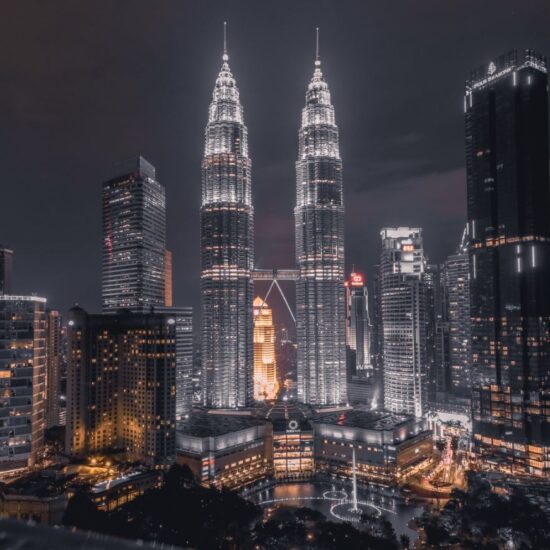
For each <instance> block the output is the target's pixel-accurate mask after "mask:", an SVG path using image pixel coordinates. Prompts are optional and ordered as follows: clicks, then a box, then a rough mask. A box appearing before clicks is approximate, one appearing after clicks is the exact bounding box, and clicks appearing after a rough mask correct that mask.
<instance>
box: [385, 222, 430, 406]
mask: <svg viewBox="0 0 550 550" xmlns="http://www.w3.org/2000/svg"><path fill="white" fill-rule="evenodd" d="M380 234H381V237H382V252H381V256H380V313H381V320H382V330H383V332H384V334H383V371H384V406H385V408H386V409H387V410H389V411H392V412H397V413H407V414H414V415H415V416H417V417H420V416H422V415H423V414H424V413H425V412H426V408H427V390H428V380H427V377H428V368H429V358H428V349H427V345H428V344H427V342H428V338H427V327H428V315H429V311H428V307H429V295H428V283H427V281H426V278H425V271H426V259H425V257H424V249H423V241H422V230H421V229H419V228H413V227H395V228H385V229H382V231H381V233H380Z"/></svg>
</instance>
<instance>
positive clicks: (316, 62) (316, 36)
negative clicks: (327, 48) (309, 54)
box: [315, 27, 321, 66]
mask: <svg viewBox="0 0 550 550" xmlns="http://www.w3.org/2000/svg"><path fill="white" fill-rule="evenodd" d="M320 64H321V60H320V59H319V27H315V65H316V66H319V65H320Z"/></svg>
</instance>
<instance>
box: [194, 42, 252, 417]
mask: <svg viewBox="0 0 550 550" xmlns="http://www.w3.org/2000/svg"><path fill="white" fill-rule="evenodd" d="M228 61H229V56H228V55H227V52H226V51H224V54H223V63H222V67H221V70H220V73H219V75H218V78H217V79H216V84H215V86H214V92H213V94H212V103H211V104H210V109H209V111H208V124H207V125H206V132H205V134H206V135H205V147H204V159H203V162H202V207H201V248H202V274H201V294H202V333H201V336H202V375H203V403H204V405H205V406H207V407H212V408H222V409H225V408H230V409H233V408H240V407H246V406H248V405H250V404H251V403H252V400H253V389H254V387H253V365H254V359H253V332H252V330H253V326H252V301H253V292H254V289H253V284H252V279H251V270H252V269H253V266H254V210H253V207H252V196H251V173H250V171H251V162H250V159H249V158H248V135H247V128H246V126H245V124H244V118H243V108H242V105H241V103H240V99H239V90H238V88H237V84H236V82H235V78H234V77H233V75H232V74H231V70H230V68H229V64H228Z"/></svg>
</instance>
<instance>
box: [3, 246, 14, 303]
mask: <svg viewBox="0 0 550 550" xmlns="http://www.w3.org/2000/svg"><path fill="white" fill-rule="evenodd" d="M12 279H13V250H11V249H10V248H8V247H6V246H2V245H0V294H11V293H12V291H13V289H12Z"/></svg>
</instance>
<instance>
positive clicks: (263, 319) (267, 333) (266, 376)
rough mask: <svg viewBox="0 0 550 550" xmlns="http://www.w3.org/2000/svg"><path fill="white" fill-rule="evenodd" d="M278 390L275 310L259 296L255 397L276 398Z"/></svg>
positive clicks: (256, 330) (255, 310) (255, 325)
mask: <svg viewBox="0 0 550 550" xmlns="http://www.w3.org/2000/svg"><path fill="white" fill-rule="evenodd" d="M278 391H279V383H278V381H277V365H276V361H275V327H274V325H273V312H272V311H271V308H270V307H269V305H268V304H267V302H264V301H263V300H262V299H261V298H259V297H258V298H256V299H255V300H254V399H255V400H257V401H263V400H265V399H275V397H276V396H277V392H278Z"/></svg>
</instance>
